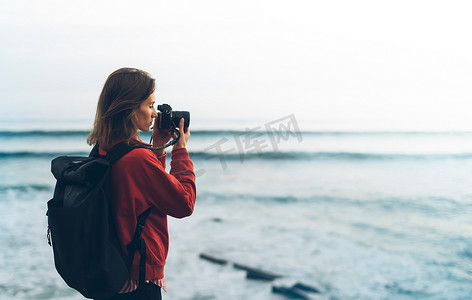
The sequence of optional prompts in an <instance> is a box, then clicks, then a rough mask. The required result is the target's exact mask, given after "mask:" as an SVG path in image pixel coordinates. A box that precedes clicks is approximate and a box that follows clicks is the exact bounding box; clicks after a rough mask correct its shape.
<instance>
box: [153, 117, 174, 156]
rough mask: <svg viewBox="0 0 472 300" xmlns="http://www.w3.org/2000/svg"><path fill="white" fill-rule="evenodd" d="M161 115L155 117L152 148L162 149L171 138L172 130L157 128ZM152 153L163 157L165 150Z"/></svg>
mask: <svg viewBox="0 0 472 300" xmlns="http://www.w3.org/2000/svg"><path fill="white" fill-rule="evenodd" d="M160 118H161V115H157V118H155V119H154V126H153V128H152V146H153V147H162V146H164V145H165V144H167V142H168V141H170V139H171V137H172V129H163V128H159V126H158V124H159V121H160ZM154 153H156V154H157V155H163V154H164V153H165V149H162V150H155V151H154Z"/></svg>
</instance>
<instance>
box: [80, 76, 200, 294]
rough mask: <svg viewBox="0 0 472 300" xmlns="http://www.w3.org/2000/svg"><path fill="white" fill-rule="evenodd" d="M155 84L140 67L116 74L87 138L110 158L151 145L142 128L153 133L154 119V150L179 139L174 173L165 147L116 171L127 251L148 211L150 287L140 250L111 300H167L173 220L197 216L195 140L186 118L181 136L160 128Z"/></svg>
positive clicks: (136, 155)
mask: <svg viewBox="0 0 472 300" xmlns="http://www.w3.org/2000/svg"><path fill="white" fill-rule="evenodd" d="M154 91H155V80H154V79H153V78H152V77H151V76H150V75H149V74H148V73H147V72H144V71H142V70H139V69H134V68H122V69H119V70H117V71H115V72H113V73H112V74H111V75H110V76H109V77H108V79H107V80H106V82H105V85H104V87H103V90H102V92H101V94H100V97H99V100H98V105H97V112H96V116H95V123H94V126H93V129H92V131H91V133H90V134H89V136H88V138H87V142H88V143H89V144H90V145H94V144H97V143H98V145H99V154H101V155H106V153H107V151H109V150H110V149H111V148H112V147H113V146H114V145H116V144H117V143H119V142H126V143H128V144H129V145H135V146H151V145H149V144H145V143H143V142H142V141H141V139H140V138H139V136H138V130H141V131H144V132H147V131H149V130H150V127H151V126H152V124H153V121H154V127H153V132H152V137H153V142H152V146H153V147H162V146H164V145H165V144H166V143H167V142H168V141H169V140H170V139H171V138H172V137H174V138H177V136H179V138H178V141H177V142H176V143H175V144H174V146H173V149H172V161H171V163H170V166H171V168H170V172H169V173H167V172H166V170H165V167H166V153H165V149H157V150H156V149H149V147H148V148H136V149H133V150H132V151H130V152H129V153H128V154H126V155H125V156H123V157H122V158H121V159H119V160H118V161H117V162H116V163H114V164H113V167H112V174H111V178H112V182H111V184H112V191H113V192H112V196H113V204H112V207H113V213H114V217H115V224H116V229H117V232H118V235H119V240H120V244H121V247H122V250H123V251H124V253H125V254H126V255H127V254H128V250H127V246H128V244H130V243H131V241H132V240H133V237H134V234H135V230H136V226H137V217H138V216H139V215H141V214H142V213H143V212H144V211H146V210H147V209H148V208H151V209H150V213H149V216H148V217H147V219H146V223H145V226H144V229H143V231H142V238H143V240H144V241H145V243H146V250H147V256H146V261H145V283H144V284H141V285H139V282H138V279H139V263H140V254H139V253H138V252H136V255H135V256H134V260H133V262H132V265H131V272H130V279H129V280H128V281H127V282H126V283H125V284H124V286H123V288H122V289H121V290H120V291H119V292H118V294H117V295H116V296H113V297H111V298H107V299H161V288H162V289H164V291H167V287H166V282H165V278H164V265H165V261H166V257H167V252H168V247H169V235H168V230H167V216H168V215H169V216H172V217H175V218H183V217H187V216H190V215H191V214H192V213H193V209H194V206H195V197H196V185H195V174H194V171H193V163H192V161H191V160H190V158H189V154H188V152H187V149H186V148H185V147H186V144H187V141H188V139H189V137H190V131H189V129H188V128H185V129H184V119H181V120H180V123H179V124H178V128H177V129H176V130H178V135H176V134H175V133H174V134H173V133H172V132H173V130H171V129H163V128H159V126H156V125H157V122H156V121H157V120H158V118H159V117H160V115H159V114H158V113H157V111H156V110H155V108H154V107H155V96H154Z"/></svg>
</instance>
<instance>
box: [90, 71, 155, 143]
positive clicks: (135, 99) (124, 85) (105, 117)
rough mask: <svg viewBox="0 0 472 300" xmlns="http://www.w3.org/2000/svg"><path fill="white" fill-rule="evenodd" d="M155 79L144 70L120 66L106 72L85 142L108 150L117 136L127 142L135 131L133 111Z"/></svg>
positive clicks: (147, 94)
mask: <svg viewBox="0 0 472 300" xmlns="http://www.w3.org/2000/svg"><path fill="white" fill-rule="evenodd" d="M155 87H156V86H155V79H154V78H152V77H151V75H150V74H149V73H147V72H145V71H142V70H139V69H135V68H121V69H118V70H116V71H115V72H113V73H111V74H110V76H108V78H107V80H106V82H105V84H104V86H103V89H102V92H101V93H100V97H99V99H98V103H97V112H96V114H95V122H94V124H93V128H92V131H91V132H90V134H89V135H88V137H87V143H88V144H89V145H94V144H97V143H98V144H99V145H100V146H101V147H102V148H103V149H104V150H105V151H108V150H109V149H110V148H111V147H112V146H113V144H114V143H116V142H117V141H119V140H126V141H128V142H130V141H131V140H132V139H133V138H135V137H136V136H137V134H138V125H137V117H136V112H137V110H138V109H139V107H140V105H141V104H142V103H143V101H145V100H146V99H147V98H148V97H149V96H151V94H152V93H154V90H155Z"/></svg>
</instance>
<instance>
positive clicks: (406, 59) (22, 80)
mask: <svg viewBox="0 0 472 300" xmlns="http://www.w3.org/2000/svg"><path fill="white" fill-rule="evenodd" d="M471 13H472V4H469V3H468V1H258V0H251V1H222V0H220V1H195V0H194V1H165V2H164V1H97V0H94V1H84V0H81V1H73V2H72V1H52V0H42V1H22V0H3V1H1V2H0V38H1V39H0V42H1V47H0V109H1V111H0V118H1V119H3V121H4V122H5V120H7V121H8V122H10V121H9V120H11V121H17V120H21V122H28V121H27V120H33V119H34V120H50V119H51V118H59V119H64V120H68V119H69V118H70V120H71V122H72V121H73V120H76V119H81V120H82V119H85V120H87V119H90V120H92V118H93V115H94V111H95V106H96V101H97V98H98V95H99V93H100V90H101V87H102V86H103V83H104V81H105V79H106V77H107V76H108V75H109V74H110V73H111V72H112V71H114V70H115V69H117V68H119V67H122V66H132V67H138V68H142V69H144V70H146V71H148V72H150V73H151V74H152V75H153V76H154V77H155V78H156V79H157V84H158V90H157V99H158V102H160V103H163V102H164V103H169V104H171V105H172V106H173V108H174V109H176V110H190V111H191V114H192V124H193V125H194V126H196V127H205V126H208V124H210V123H211V122H209V121H208V120H211V121H213V123H211V124H214V123H215V125H214V126H220V125H221V126H224V125H223V124H224V123H225V122H226V123H227V122H228V121H229V120H236V121H237V120H246V121H244V122H243V121H241V122H240V123H237V124H241V126H243V125H244V126H246V125H262V124H264V123H267V122H270V121H271V120H275V119H277V118H280V117H283V116H286V115H289V114H292V113H293V114H295V116H296V118H297V120H298V121H299V123H300V126H301V127H302V128H309V129H319V130H326V129H331V130H337V129H359V130H365V129H367V130H405V129H407V130H452V129H460V130H472V121H471V117H470V115H471V111H472V109H471V108H472V104H471V103H472V102H471V100H472V89H471V83H472V73H471V72H472V38H471V36H472V34H471V33H472V32H471V30H472V18H471V17H470V15H471ZM247 120H250V121H247ZM0 124H1V123H0ZM212 126H213V125H212ZM0 129H1V128H0Z"/></svg>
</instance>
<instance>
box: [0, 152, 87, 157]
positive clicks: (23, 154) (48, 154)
mask: <svg viewBox="0 0 472 300" xmlns="http://www.w3.org/2000/svg"><path fill="white" fill-rule="evenodd" d="M63 155H68V156H88V155H89V153H88V152H35V151H18V152H0V159H11V158H51V159H52V158H54V157H57V156H63Z"/></svg>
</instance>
